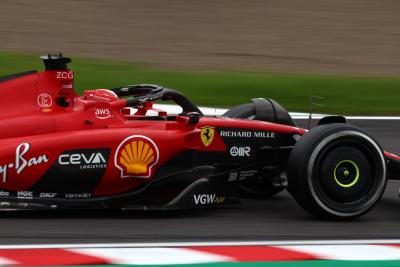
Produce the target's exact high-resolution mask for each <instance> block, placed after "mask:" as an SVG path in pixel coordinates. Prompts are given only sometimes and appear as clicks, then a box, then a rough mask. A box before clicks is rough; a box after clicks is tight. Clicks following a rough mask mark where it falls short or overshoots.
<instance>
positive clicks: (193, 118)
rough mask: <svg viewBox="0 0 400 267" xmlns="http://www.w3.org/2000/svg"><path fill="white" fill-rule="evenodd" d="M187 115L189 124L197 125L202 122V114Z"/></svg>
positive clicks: (190, 113)
mask: <svg viewBox="0 0 400 267" xmlns="http://www.w3.org/2000/svg"><path fill="white" fill-rule="evenodd" d="M187 115H188V116H189V121H188V124H197V123H198V122H199V121H200V114H199V113H197V112H189V113H188V114H187Z"/></svg>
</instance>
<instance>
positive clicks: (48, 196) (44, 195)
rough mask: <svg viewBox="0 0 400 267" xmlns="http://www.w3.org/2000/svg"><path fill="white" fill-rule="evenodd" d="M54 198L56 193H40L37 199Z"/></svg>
mask: <svg viewBox="0 0 400 267" xmlns="http://www.w3.org/2000/svg"><path fill="white" fill-rule="evenodd" d="M55 196H57V193H45V192H42V193H40V194H39V197H41V198H54V197H55Z"/></svg>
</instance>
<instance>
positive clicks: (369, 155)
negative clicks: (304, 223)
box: [288, 124, 386, 220]
mask: <svg viewBox="0 0 400 267" xmlns="http://www.w3.org/2000/svg"><path fill="white" fill-rule="evenodd" d="M288 184H289V186H288V191H289V192H290V193H291V194H292V196H293V197H294V198H295V199H296V201H297V202H298V203H299V204H300V205H301V206H302V207H303V208H304V209H305V210H307V211H308V212H310V213H311V214H313V215H315V216H318V217H322V218H327V219H338V220H346V219H352V218H355V217H358V216H361V215H363V214H365V213H366V212H368V211H369V210H370V209H372V208H373V207H374V205H375V204H376V203H377V202H378V201H379V199H380V198H381V196H382V194H383V192H384V189H385V186H386V163H385V158H384V155H383V151H382V149H381V147H380V146H379V144H378V143H377V142H376V141H375V140H374V139H373V138H372V137H371V136H369V135H368V134H367V133H365V132H364V131H362V130H361V129H359V128H357V127H354V126H350V125H346V124H330V125H321V126H318V127H315V128H313V129H312V130H311V131H310V132H308V133H306V134H305V135H304V136H303V137H302V138H301V139H300V140H299V141H298V142H297V143H296V145H295V147H294V148H293V150H292V152H291V155H290V157H289V162H288Z"/></svg>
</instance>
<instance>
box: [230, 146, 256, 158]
mask: <svg viewBox="0 0 400 267" xmlns="http://www.w3.org/2000/svg"><path fill="white" fill-rule="evenodd" d="M250 150H251V149H250V147H248V146H244V147H237V146H233V147H231V149H230V150H229V153H230V154H231V156H232V157H250Z"/></svg>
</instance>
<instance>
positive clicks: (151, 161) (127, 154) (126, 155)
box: [114, 135, 159, 178]
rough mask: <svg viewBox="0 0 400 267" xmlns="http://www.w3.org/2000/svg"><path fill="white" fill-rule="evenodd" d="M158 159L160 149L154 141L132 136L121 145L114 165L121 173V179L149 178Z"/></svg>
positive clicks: (141, 136)
mask: <svg viewBox="0 0 400 267" xmlns="http://www.w3.org/2000/svg"><path fill="white" fill-rule="evenodd" d="M158 158H159V151H158V147H157V145H156V143H155V142H154V141H153V140H151V139H150V138H148V137H146V136H143V135H132V136H129V137H127V138H126V139H125V140H124V141H122V142H121V143H120V144H119V146H118V148H117V151H116V152H115V158H114V163H115V166H116V167H117V168H118V169H119V170H120V171H121V178H126V177H134V178H149V177H150V176H151V174H152V169H153V167H154V166H155V165H156V164H157V163H158Z"/></svg>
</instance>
